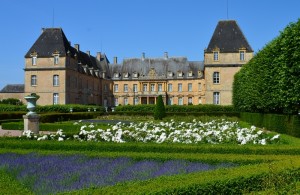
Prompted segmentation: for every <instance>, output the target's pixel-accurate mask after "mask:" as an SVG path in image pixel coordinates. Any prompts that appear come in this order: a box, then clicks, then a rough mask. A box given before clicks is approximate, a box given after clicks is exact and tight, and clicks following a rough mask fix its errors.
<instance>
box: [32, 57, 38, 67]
mask: <svg viewBox="0 0 300 195" xmlns="http://www.w3.org/2000/svg"><path fill="white" fill-rule="evenodd" d="M36 60H37V57H36V56H33V57H32V65H36Z"/></svg>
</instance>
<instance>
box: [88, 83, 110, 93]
mask: <svg viewBox="0 0 300 195" xmlns="http://www.w3.org/2000/svg"><path fill="white" fill-rule="evenodd" d="M87 88H88V87H87ZM107 89H108V86H107V84H105V85H104V92H107Z"/></svg>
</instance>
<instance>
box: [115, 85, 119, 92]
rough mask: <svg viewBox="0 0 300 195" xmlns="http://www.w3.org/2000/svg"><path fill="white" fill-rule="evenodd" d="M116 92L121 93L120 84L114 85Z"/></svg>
mask: <svg viewBox="0 0 300 195" xmlns="http://www.w3.org/2000/svg"><path fill="white" fill-rule="evenodd" d="M114 92H119V85H118V84H115V85H114Z"/></svg>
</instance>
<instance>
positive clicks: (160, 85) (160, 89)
mask: <svg viewBox="0 0 300 195" xmlns="http://www.w3.org/2000/svg"><path fill="white" fill-rule="evenodd" d="M158 91H162V84H161V83H159V84H158Z"/></svg>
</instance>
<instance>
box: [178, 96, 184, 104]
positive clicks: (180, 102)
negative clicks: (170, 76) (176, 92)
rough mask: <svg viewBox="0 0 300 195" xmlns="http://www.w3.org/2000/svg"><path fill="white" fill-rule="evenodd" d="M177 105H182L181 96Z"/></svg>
mask: <svg viewBox="0 0 300 195" xmlns="http://www.w3.org/2000/svg"><path fill="white" fill-rule="evenodd" d="M178 105H183V98H182V97H179V98H178Z"/></svg>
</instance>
